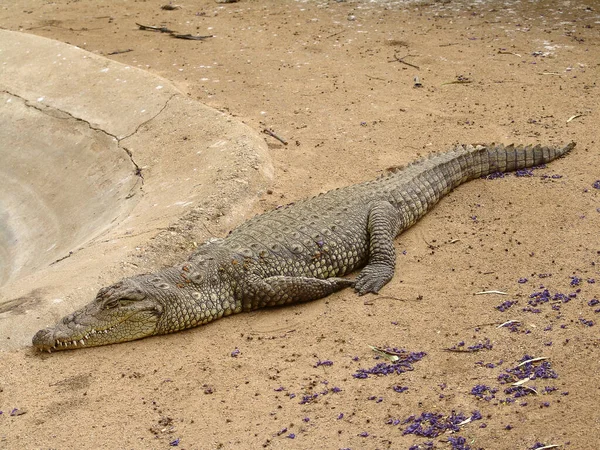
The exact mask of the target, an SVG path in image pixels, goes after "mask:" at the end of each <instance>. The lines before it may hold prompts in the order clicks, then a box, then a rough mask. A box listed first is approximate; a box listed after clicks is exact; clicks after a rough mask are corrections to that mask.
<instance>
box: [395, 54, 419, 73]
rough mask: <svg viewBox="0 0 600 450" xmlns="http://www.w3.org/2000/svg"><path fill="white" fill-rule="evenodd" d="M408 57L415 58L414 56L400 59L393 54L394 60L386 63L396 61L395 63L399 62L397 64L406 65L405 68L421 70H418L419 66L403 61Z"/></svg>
mask: <svg viewBox="0 0 600 450" xmlns="http://www.w3.org/2000/svg"><path fill="white" fill-rule="evenodd" d="M409 56H415V55H405V56H403V57H402V58H398V55H396V54H394V60H393V61H388V62H394V61H396V62H399V63H402V64H406V65H407V66H410V67H414V68H415V69H417V70H421V69H420V68H419V66H415V65H414V64H411V63H409V62H406V61H404V58H408V57H409Z"/></svg>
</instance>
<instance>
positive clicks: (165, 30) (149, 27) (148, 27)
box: [135, 22, 175, 34]
mask: <svg viewBox="0 0 600 450" xmlns="http://www.w3.org/2000/svg"><path fill="white" fill-rule="evenodd" d="M135 24H136V25H137V26H138V27H140V30H145V31H159V32H161V33H170V34H173V33H175V32H174V31H173V30H169V29H168V28H167V27H155V26H152V25H142V24H141V23H137V22H136V23H135Z"/></svg>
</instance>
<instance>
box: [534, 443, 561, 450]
mask: <svg viewBox="0 0 600 450" xmlns="http://www.w3.org/2000/svg"><path fill="white" fill-rule="evenodd" d="M558 447H560V445H556V444H552V445H544V446H543V447H538V448H536V449H535V450H546V449H548V448H558Z"/></svg>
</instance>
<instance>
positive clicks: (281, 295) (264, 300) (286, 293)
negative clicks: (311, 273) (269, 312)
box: [243, 275, 354, 311]
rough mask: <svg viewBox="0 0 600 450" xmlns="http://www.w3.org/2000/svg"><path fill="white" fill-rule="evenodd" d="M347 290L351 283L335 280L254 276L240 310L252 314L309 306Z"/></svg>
mask: <svg viewBox="0 0 600 450" xmlns="http://www.w3.org/2000/svg"><path fill="white" fill-rule="evenodd" d="M350 286H354V280H350V279H346V278H338V277H332V278H327V279H320V278H311V277H291V276H283V275H278V276H273V277H267V278H260V277H259V276H253V277H251V278H250V280H249V282H248V285H247V286H246V288H245V292H244V298H243V308H244V311H251V310H254V309H258V308H263V307H266V306H281V305H286V304H290V303H298V302H308V301H311V300H317V299H319V298H323V297H326V296H327V295H329V294H331V293H333V292H336V291H339V290H341V289H344V288H346V287H350Z"/></svg>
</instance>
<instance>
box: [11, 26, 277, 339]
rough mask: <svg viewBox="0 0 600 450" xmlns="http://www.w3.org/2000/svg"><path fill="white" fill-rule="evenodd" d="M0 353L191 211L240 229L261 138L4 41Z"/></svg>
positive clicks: (259, 173) (141, 82)
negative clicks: (217, 213)
mask: <svg viewBox="0 0 600 450" xmlns="http://www.w3.org/2000/svg"><path fill="white" fill-rule="evenodd" d="M0 117H1V120H2V124H3V125H2V127H0V350H6V349H12V348H17V347H21V346H26V345H30V340H31V337H32V336H33V334H34V333H35V332H36V331H37V330H38V329H41V328H43V327H45V326H48V325H51V324H53V323H54V322H56V320H57V319H59V318H60V317H61V316H63V315H65V314H67V313H69V312H70V311H72V310H73V309H75V308H78V307H80V306H81V305H83V304H85V303H87V302H88V301H89V300H90V299H91V298H92V297H93V295H94V294H95V292H96V290H97V289H98V288H99V287H100V285H99V282H98V279H99V278H103V277H105V278H111V279H116V278H119V275H120V272H123V271H122V270H120V269H119V267H121V265H120V264H119V263H120V262H122V261H123V260H124V259H125V257H126V255H128V254H129V253H130V252H131V251H132V250H133V249H134V248H135V247H136V246H139V245H143V244H144V243H147V242H148V241H149V240H150V239H151V238H152V237H153V236H155V235H156V234H157V233H158V230H160V229H162V228H164V227H166V226H168V225H169V224H172V223H174V222H176V221H177V220H178V219H179V220H180V219H181V217H182V216H184V215H186V214H189V213H190V211H195V214H194V217H200V216H201V215H202V211H211V210H214V209H215V208H216V209H219V210H221V211H228V212H230V213H231V217H232V220H233V221H235V220H236V219H235V217H236V214H237V216H238V217H239V216H240V215H243V214H245V213H246V212H247V210H248V208H249V207H250V206H251V205H252V203H253V202H254V201H255V199H256V198H257V196H258V195H260V194H261V193H262V191H263V190H264V187H265V185H266V183H268V181H269V179H270V178H271V177H272V166H271V163H270V159H269V156H268V153H267V148H266V144H265V142H264V140H263V139H262V137H260V135H258V133H256V132H255V131H253V130H251V129H250V128H248V127H247V126H245V125H243V124H241V123H239V122H237V121H236V120H234V119H232V118H231V117H229V116H227V115H225V114H223V113H221V112H219V111H216V110H214V109H212V108H209V107H207V106H205V105H202V104H200V103H198V102H196V101H193V100H191V99H189V98H187V97H186V96H185V95H184V94H183V93H181V92H180V91H179V90H178V89H177V88H176V87H175V86H173V85H172V84H171V83H169V82H168V81H167V80H165V79H162V78H160V77H157V76H155V75H152V74H150V73H148V72H145V71H142V70H139V69H137V68H133V67H129V66H125V65H123V64H120V63H117V62H114V61H111V60H108V59H106V58H103V57H100V56H97V55H94V54H91V53H89V52H86V51H84V50H81V49H79V48H77V47H73V46H70V45H68V44H64V43H61V42H57V41H53V40H50V39H46V38H41V37H38V36H33V35H27V34H23V33H17V32H10V31H5V30H0Z"/></svg>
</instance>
